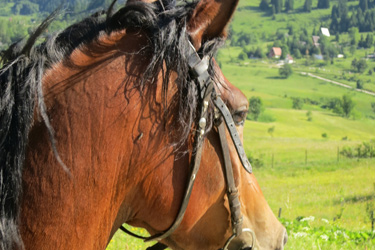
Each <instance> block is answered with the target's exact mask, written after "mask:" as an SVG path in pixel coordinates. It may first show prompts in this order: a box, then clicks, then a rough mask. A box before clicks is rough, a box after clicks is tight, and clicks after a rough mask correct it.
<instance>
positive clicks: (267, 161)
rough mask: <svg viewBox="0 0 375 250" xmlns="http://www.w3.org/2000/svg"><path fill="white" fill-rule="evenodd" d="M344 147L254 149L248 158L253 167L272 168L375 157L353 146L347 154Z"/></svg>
mask: <svg viewBox="0 0 375 250" xmlns="http://www.w3.org/2000/svg"><path fill="white" fill-rule="evenodd" d="M345 149H347V147H339V146H337V147H331V148H294V149H277V150H271V151H254V152H252V153H251V154H249V155H250V156H249V160H250V162H251V164H252V165H253V166H254V167H269V168H274V167H277V166H281V165H282V166H288V165H294V166H303V165H319V164H322V165H326V164H335V163H342V162H353V161H360V160H365V159H375V153H373V154H371V153H370V154H367V155H364V154H361V152H357V151H356V149H355V148H354V149H351V150H352V151H354V152H352V154H348V153H347V151H345ZM374 150H375V149H374Z"/></svg>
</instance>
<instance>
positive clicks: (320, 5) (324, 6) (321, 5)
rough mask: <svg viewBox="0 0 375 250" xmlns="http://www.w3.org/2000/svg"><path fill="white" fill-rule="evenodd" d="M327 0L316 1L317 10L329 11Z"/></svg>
mask: <svg viewBox="0 0 375 250" xmlns="http://www.w3.org/2000/svg"><path fill="white" fill-rule="evenodd" d="M329 6H330V4H329V0H318V6H317V7H318V9H329Z"/></svg>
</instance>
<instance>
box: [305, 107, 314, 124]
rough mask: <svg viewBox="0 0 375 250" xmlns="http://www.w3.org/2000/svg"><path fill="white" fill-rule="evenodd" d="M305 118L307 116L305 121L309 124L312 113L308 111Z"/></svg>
mask: <svg viewBox="0 0 375 250" xmlns="http://www.w3.org/2000/svg"><path fill="white" fill-rule="evenodd" d="M306 116H307V121H309V122H311V121H312V119H313V118H312V112H311V111H310V110H309V111H307V112H306Z"/></svg>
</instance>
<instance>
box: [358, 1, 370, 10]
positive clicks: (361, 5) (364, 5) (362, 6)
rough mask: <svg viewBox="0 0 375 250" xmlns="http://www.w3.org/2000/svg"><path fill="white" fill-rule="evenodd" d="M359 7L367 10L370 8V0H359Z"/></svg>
mask: <svg viewBox="0 0 375 250" xmlns="http://www.w3.org/2000/svg"><path fill="white" fill-rule="evenodd" d="M359 7H360V8H361V9H362V11H363V12H365V11H366V10H367V9H368V0H359Z"/></svg>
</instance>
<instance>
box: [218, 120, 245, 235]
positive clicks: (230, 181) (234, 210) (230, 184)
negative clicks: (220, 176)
mask: <svg viewBox="0 0 375 250" xmlns="http://www.w3.org/2000/svg"><path fill="white" fill-rule="evenodd" d="M217 129H218V131H219V137H220V144H221V150H222V151H223V158H224V173H225V180H226V183H227V195H228V201H229V208H230V212H231V221H232V231H233V234H234V235H235V236H240V234H241V233H242V215H241V203H240V200H239V199H238V189H237V187H236V183H235V180H234V176H233V168H232V160H231V158H230V153H229V147H228V142H227V137H226V133H225V125H224V123H223V122H221V123H220V125H219V126H218V127H217Z"/></svg>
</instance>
